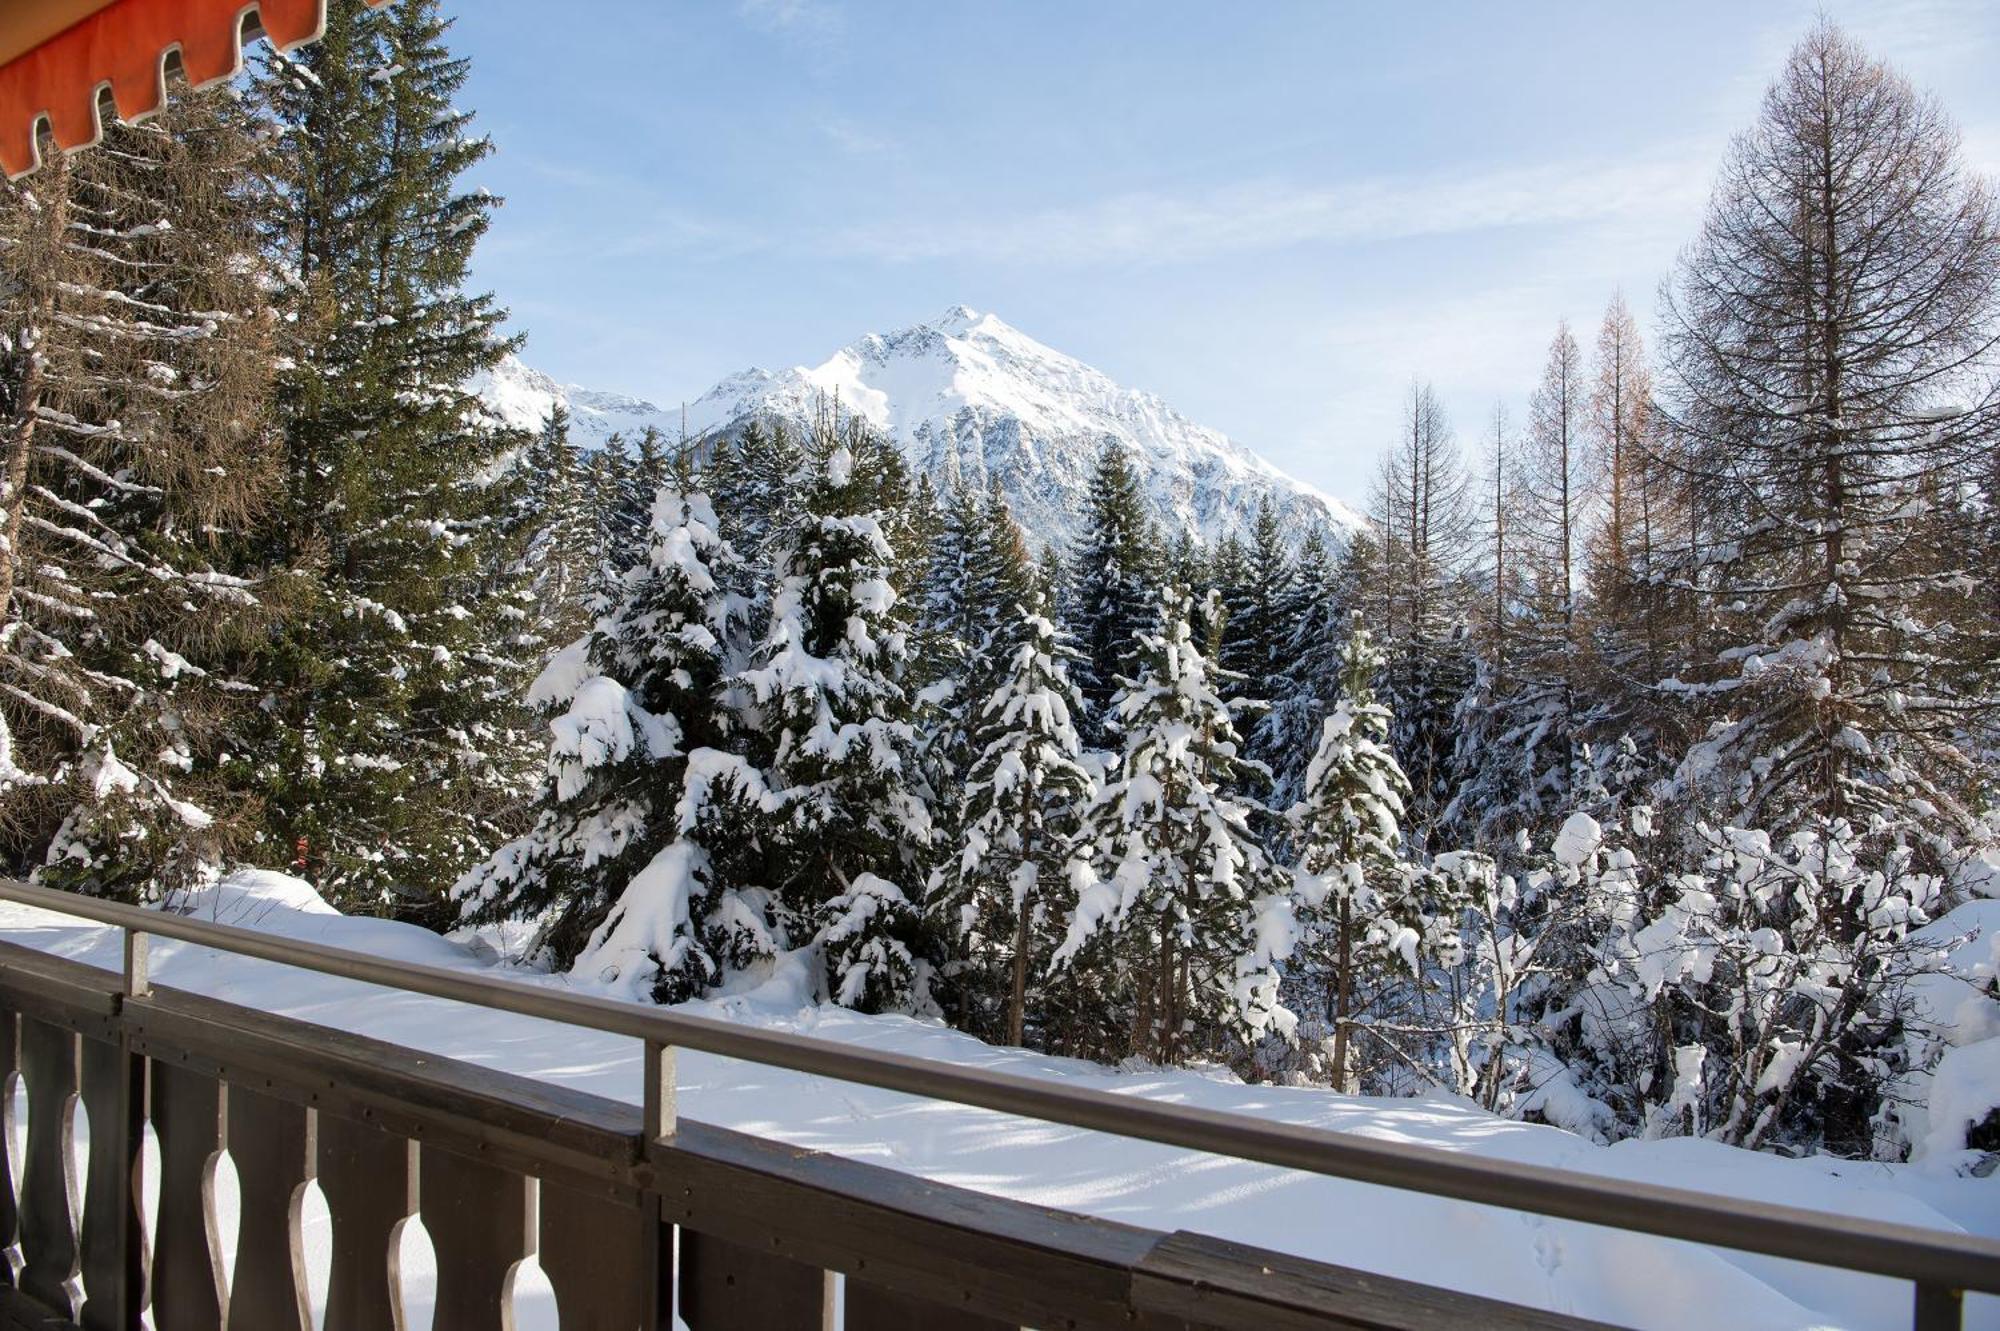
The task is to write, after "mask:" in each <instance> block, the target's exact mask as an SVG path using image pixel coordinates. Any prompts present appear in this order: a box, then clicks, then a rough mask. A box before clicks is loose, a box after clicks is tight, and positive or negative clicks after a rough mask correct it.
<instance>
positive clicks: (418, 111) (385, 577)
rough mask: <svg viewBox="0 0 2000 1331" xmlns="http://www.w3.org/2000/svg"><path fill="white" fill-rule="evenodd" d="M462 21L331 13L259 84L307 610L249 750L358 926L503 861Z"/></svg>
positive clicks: (485, 362) (488, 332)
mask: <svg viewBox="0 0 2000 1331" xmlns="http://www.w3.org/2000/svg"><path fill="white" fill-rule="evenodd" d="M448 28H449V23H448V22H447V21H446V20H444V19H443V18H441V17H440V15H439V12H438V4H437V0H399V3H398V4H396V5H395V6H393V7H391V8H388V9H384V10H374V9H368V8H364V7H360V6H353V5H339V6H334V7H332V8H331V9H330V11H329V13H328V16H327V28H326V35H325V39H324V40H323V41H321V42H319V43H317V44H315V45H312V46H309V47H305V48H303V49H302V50H301V51H300V52H299V53H297V54H296V55H281V54H276V53H273V54H271V55H269V56H268V57H267V58H266V59H265V61H264V62H263V64H262V66H261V68H260V70H259V72H258V76H257V78H256V79H255V81H254V88H253V91H254V94H255V96H256V98H257V100H258V102H259V103H260V104H261V106H262V108H263V110H264V112H265V114H266V115H267V116H268V117H269V120H270V122H271V125H272V129H273V132H274V134H275V135H276V138H277V143H278V147H279V151H278V152H277V154H276V155H275V160H276V162H277V163H278V165H277V167H276V168H275V169H274V170H273V171H272V172H271V173H270V174H269V176H268V181H269V184H270V189H269V194H268V208H267V210H266V213H267V217H266V230H267V244H268V247H269V249H270V250H271V252H272V253H273V255H274V257H275V259H276V261H277V262H278V263H279V264H280V265H281V266H282V268H283V269H284V270H285V271H286V272H287V273H288V274H289V275H290V281H289V283H288V285H287V288H286V292H285V299H286V303H287V307H288V308H287V314H288V319H289V322H288V324H287V328H288V332H289V336H288V338H287V345H286V346H285V347H284V351H285V353H286V356H287V359H288V361H289V365H290V368H288V369H286V370H285V371H284V373H283V374H282V375H281V377H280V384H279V396H278V403H279V412H278V417H279V422H280V425H281V428H282V430H283V434H284V439H285V447H286V451H287V466H286V482H285V486H284V521H283V522H282V523H281V524H279V525H278V526H277V527H276V528H275V529H274V530H273V531H272V533H271V541H270V546H271V550H270V553H271V557H272V558H273V559H274V561H276V562H281V563H283V564H284V565H286V566H287V569H288V572H289V574H290V582H291V584H292V587H291V591H292V594H294V595H295V596H296V597H297V598H298V600H299V601H300V603H301V614H300V615H299V616H298V618H297V620H296V621H295V622H296V623H297V624H298V625H299V626H300V627H299V628H298V629H297V631H295V632H291V633H288V634H286V635H284V636H283V637H281V638H279V639H278V640H276V642H275V643H274V644H273V647H272V650H271V651H270V652H269V653H268V654H267V656H266V658H265V659H264V661H263V662H262V663H261V665H262V668H263V674H264V680H263V683H264V688H265V690H266V694H267V706H266V707H265V710H264V716H265V718H266V725H265V726H264V727H263V731H262V733H261V734H260V735H259V736H258V737H257V739H256V741H255V743H254V744H253V745H252V746H251V752H252V754H253V755H254V761H255V763H256V782H257V786H258V790H259V794H260V795H261V797H262V799H263V803H264V808H265V814H266V822H267V825H268V826H269V828H270V830H271V832H272V833H273V834H274V835H275V836H276V837H277V838H279V839H280V840H281V842H282V843H283V844H285V845H287V846H292V847H295V848H296V851H295V860H296V862H297V863H298V865H299V866H300V868H301V870H302V871H303V872H305V873H306V874H307V875H308V876H310V877H311V878H313V879H314V880H315V882H317V883H318V884H319V885H320V886H321V887H322V888H323V889H325V890H326V891H327V892H328V893H329V894H330V895H331V896H332V897H333V898H334V899H335V900H337V901H339V902H341V903H343V904H344V905H346V906H348V907H350V908H357V909H377V910H379V909H387V908H389V907H391V906H392V905H397V906H398V907H399V908H401V909H404V910H408V911H414V912H418V913H434V912H435V911H436V910H437V909H438V907H439V906H440V904H441V903H442V899H443V898H442V894H443V892H444V890H445V889H446V888H447V887H448V886H449V885H450V883H451V882H452V881H453V880H454V879H455V878H456V877H457V875H458V873H459V872H460V871H461V870H462V868H463V866H464V865H465V864H466V863H467V862H470V861H472V860H474V859H476V858H477V857H478V856H479V855H481V854H483V853H484V852H485V851H486V850H487V849H489V848H490V844H491V841H492V839H493V837H494V835H495V834H496V831H497V828H496V826H495V823H494V815H495V812H496V811H495V809H494V808H493V807H492V801H493V799H494V797H495V794H494V785H493V783H492V782H490V781H489V780H488V777H489V776H490V774H491V771H492V768H493V764H494V759H495V755H494V753H493V749H492V746H493V745H494V744H495V743H497V742H499V741H500V740H501V739H502V738H503V736H502V734H501V731H502V730H503V729H504V727H498V726H496V725H495V718H494V714H493V712H492V693H493V687H492V685H493V681H491V679H490V676H489V673H488V671H487V669H486V668H485V666H484V665H482V663H481V660H480V657H481V652H480V646H481V644H483V643H487V642H490V641H491V640H493V639H494V638H496V637H498V636H501V635H504V634H505V633H506V632H508V631H509V628H510V627H511V617H512V616H513V615H514V614H515V613H517V612H518V611H519V609H520V605H519V603H518V601H517V600H515V599H514V598H512V597H510V596H507V595H496V594H494V592H495V582H496V580H495V578H494V570H496V569H498V568H504V567H506V566H507V564H508V562H509V559H510V556H509V554H508V553H507V552H505V551H501V550H498V549H496V548H495V545H496V543H497V542H498V541H499V540H500V539H501V536H502V533H503V532H504V531H505V530H506V528H507V526H508V524H507V523H506V521H505V520H504V518H505V511H506V506H507V504H508V503H509V502H510V499H511V496H510V493H509V488H508V487H507V486H505V485H503V484H497V483H495V481H494V479H493V478H494V476H495V475H496V473H497V472H499V471H500V467H499V465H498V464H499V462H500V459H501V457H502V455H503V453H504V452H505V450H506V449H507V448H508V446H509V445H510V443H511V441H510V440H509V439H508V438H507V437H506V436H505V435H504V433H502V432H500V431H498V430H497V429H495V428H494V426H493V425H492V424H491V422H490V421H489V419H488V418H487V416H486V414H485V413H484V411H483V410H482V409H481V407H480V405H479V403H478V402H477V400H476V399H475V398H474V397H473V396H472V395H471V394H470V393H469V392H468V391H467V390H466V388H465V384H466V381H467V380H468V378H470V377H471V376H472V374H473V373H474V372H476V371H478V370H481V369H487V368H490V367H491V366H493V365H494V364H496V363H497V362H498V360H499V358H500V357H501V355H502V354H504V353H505V352H506V351H507V350H509V349H510V346H511V344H510V343H509V342H507V341H506V340H504V339H503V338H502V337H501V336H500V334H499V331H498V329H499V324H500V321H501V319H502V312H501V311H500V310H499V309H498V308H497V307H496V306H495V305H494V303H493V301H492V298H491V297H490V296H483V295H473V294H470V293H468V292H467V291H466V290H465V280H466V275H467V268H468V265H469V263H470V260H471V257H472V252H473V248H474V246H475V245H476V244H477V243H478V240H479V238H480V237H481V235H483V234H484V232H485V230H486V226H487V222H488V218H489V215H490V213H491V210H492V208H493V207H494V205H495V202H496V201H495V200H494V199H493V198H492V196H491V195H489V194H487V193H486V192H485V191H483V190H468V189H466V188H465V187H464V185H463V184H462V183H461V177H462V176H463V175H464V173H465V172H466V171H468V170H469V169H470V168H472V167H473V166H474V165H476V164H477V163H478V162H479V161H480V160H481V159H483V158H484V157H485V156H486V155H487V154H488V153H489V152H490V151H491V144H490V143H489V142H488V141H487V140H486V139H484V138H481V137H478V136H476V135H474V134H472V133H471V131H470V119H471V117H470V116H469V115H468V114H467V113H465V112H462V111H460V110H458V109H457V108H456V107H454V105H453V102H452V99H453V97H454V95H455V94H456V93H457V92H458V91H459V89H460V88H461V87H462V86H463V84H464V82H465V78H466V72H467V71H466V63H465V61H464V60H462V59H459V58H456V57H454V56H453V55H452V54H451V53H450V51H449V50H448V49H447V48H446V46H445V38H446V35H447V31H448ZM308 625H309V626H310V627H309V628H308V627H306V626H308ZM468 670H470V671H472V672H473V673H474V674H475V675H476V676H477V677H478V678H477V679H476V680H474V681H472V682H473V683H474V684H476V686H468V678H467V673H468Z"/></svg>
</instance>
